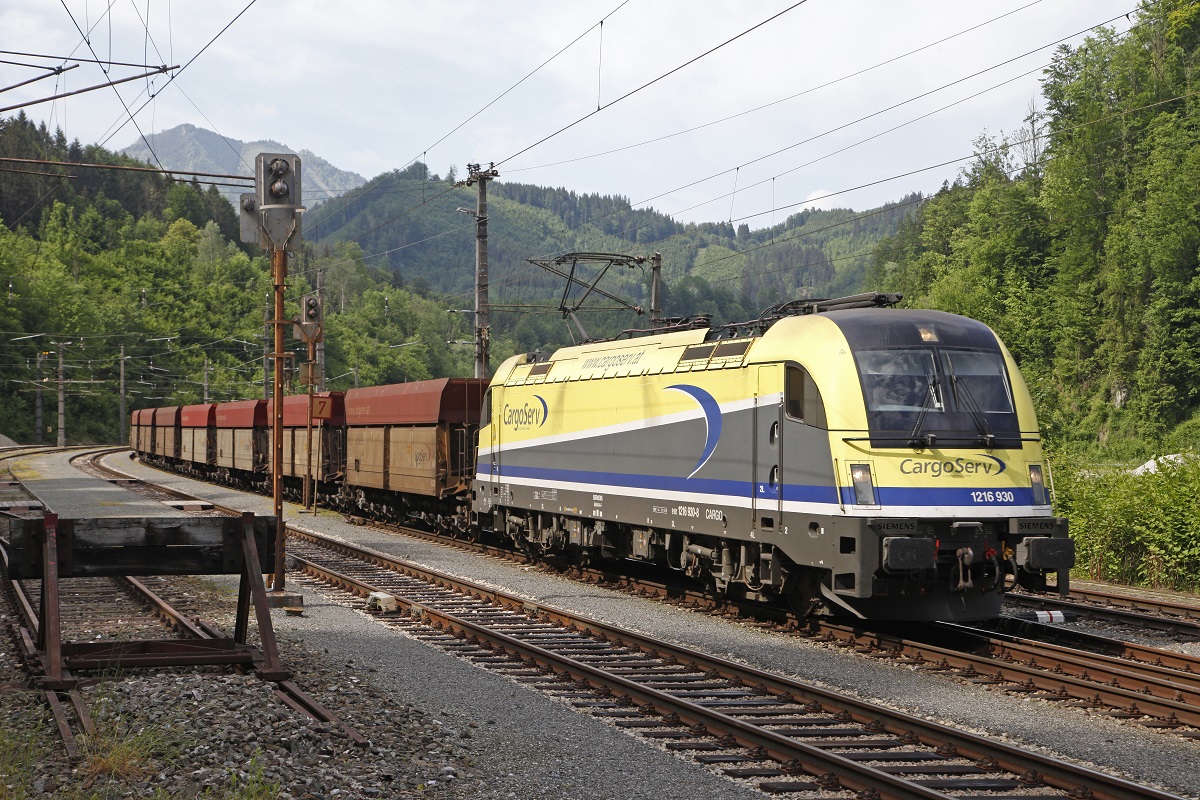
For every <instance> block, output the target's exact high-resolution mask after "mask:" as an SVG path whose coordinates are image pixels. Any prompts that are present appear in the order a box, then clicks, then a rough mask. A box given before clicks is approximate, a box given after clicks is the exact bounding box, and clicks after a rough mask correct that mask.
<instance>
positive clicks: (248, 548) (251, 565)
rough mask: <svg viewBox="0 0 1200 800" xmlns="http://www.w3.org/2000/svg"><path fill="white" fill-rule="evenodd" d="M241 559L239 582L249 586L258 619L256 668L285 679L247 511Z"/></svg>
mask: <svg viewBox="0 0 1200 800" xmlns="http://www.w3.org/2000/svg"><path fill="white" fill-rule="evenodd" d="M280 524H282V519H281V520H280ZM242 558H243V560H244V561H245V564H244V569H243V570H242V581H243V583H242V585H243V587H245V588H247V589H249V595H250V596H251V597H252V598H253V603H254V615H255V619H256V621H257V622H258V640H259V649H260V650H261V651H262V654H263V662H264V663H263V665H262V667H261V668H259V669H258V670H256V671H257V673H258V676H259V677H260V678H262V679H263V680H269V681H285V680H287V679H288V678H290V677H292V674H291V673H290V672H288V671H287V670H285V669H283V666H282V665H281V664H280V662H279V646H278V644H277V643H276V641H275V628H274V626H273V625H272V624H271V609H270V608H269V607H268V605H267V593H266V587H264V586H263V582H262V575H261V573H260V572H259V570H260V567H259V558H258V545H257V543H255V541H254V515H253V514H251V513H243V514H242ZM275 563H276V564H277V565H278V564H279V563H280V561H279V553H276V554H275ZM280 572H282V569H280ZM239 610H240V608H239Z"/></svg>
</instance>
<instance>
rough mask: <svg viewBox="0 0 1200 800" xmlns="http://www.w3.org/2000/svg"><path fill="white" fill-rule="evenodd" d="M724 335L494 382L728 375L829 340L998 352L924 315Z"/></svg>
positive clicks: (602, 346)
mask: <svg viewBox="0 0 1200 800" xmlns="http://www.w3.org/2000/svg"><path fill="white" fill-rule="evenodd" d="M831 323H832V326H834V327H831ZM729 333H730V329H729V328H715V329H704V328H700V329H692V330H684V331H673V332H669V333H662V334H651V335H648V336H641V337H637V338H633V339H619V340H609V341H602V342H591V343H587V344H582V345H575V346H571V347H563V348H560V349H559V350H557V351H555V352H554V353H553V354H551V356H550V357H549V358H548V359H546V360H542V361H537V360H532V359H530V358H529V357H528V356H514V357H513V358H512V359H509V360H508V361H507V362H505V363H504V364H503V365H501V367H500V368H499V369H498V370H497V371H496V375H495V378H494V380H495V381H496V382H501V383H505V384H507V385H519V384H526V383H558V382H562V381H576V380H593V379H598V378H619V377H623V376H626V375H652V374H660V373H664V372H695V371H700V370H712V369H728V368H731V367H740V366H742V365H744V364H748V363H768V362H774V361H779V360H789V359H794V360H802V358H801V356H802V354H803V353H804V352H806V351H810V350H811V349H812V348H813V347H817V346H821V347H824V346H827V345H829V344H832V343H833V342H832V340H834V339H836V340H837V341H839V342H844V343H846V344H849V345H850V348H851V349H852V350H859V349H870V348H885V347H905V346H917V345H922V344H925V346H928V344H929V342H930V341H934V342H937V343H940V344H946V345H953V346H956V347H967V348H972V349H984V350H992V351H995V350H997V349H998V348H999V344H998V342H997V339H996V336H995V334H994V333H993V332H992V331H991V329H990V328H988V327H987V326H986V325H984V324H983V323H982V322H978V321H976V320H973V319H969V318H967V317H961V316H958V315H957V314H949V313H946V312H944V311H931V310H924V309H892V308H854V309H845V310H832V311H823V312H821V313H813V314H804V315H795V316H786V317H783V318H780V319H778V320H775V321H774V322H773V323H772V324H771V325H770V327H768V328H767V329H766V330H765V331H763V330H755V331H753V332H749V333H746V334H745V335H740V336H732V337H730V336H729V335H728V334H729ZM839 333H840V336H839ZM839 346H844V344H842V345H839Z"/></svg>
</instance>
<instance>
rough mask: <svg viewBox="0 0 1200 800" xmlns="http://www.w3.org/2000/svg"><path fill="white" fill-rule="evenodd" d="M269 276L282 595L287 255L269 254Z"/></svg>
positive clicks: (277, 581)
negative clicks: (272, 287) (272, 291)
mask: <svg viewBox="0 0 1200 800" xmlns="http://www.w3.org/2000/svg"><path fill="white" fill-rule="evenodd" d="M271 276H272V279H273V281H274V283H275V318H274V319H273V320H271V322H272V324H273V325H274V328H275V383H274V390H273V392H274V393H273V395H272V399H273V403H274V405H273V408H274V412H275V413H274V414H272V415H271V452H272V453H273V454H274V457H273V458H272V459H271V498H272V501H273V504H274V505H273V508H274V513H275V520H276V521H275V575H274V577H273V578H272V579H271V590H272V591H276V592H282V591H283V581H284V576H283V573H284V561H285V559H284V552H283V546H284V540H285V538H286V537H287V526H286V525H284V522H283V365H284V363H285V358H286V356H285V355H284V352H283V326H284V325H285V324H288V323H285V322H284V319H283V292H284V289H285V288H286V283H287V251H286V250H283V249H281V248H275V249H273V250H271Z"/></svg>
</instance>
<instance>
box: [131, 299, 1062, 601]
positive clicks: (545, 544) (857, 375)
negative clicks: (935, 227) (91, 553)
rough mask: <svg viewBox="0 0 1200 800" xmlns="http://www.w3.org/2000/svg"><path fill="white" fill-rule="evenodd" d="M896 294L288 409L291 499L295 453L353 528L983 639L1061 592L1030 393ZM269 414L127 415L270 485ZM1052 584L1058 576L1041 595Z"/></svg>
mask: <svg viewBox="0 0 1200 800" xmlns="http://www.w3.org/2000/svg"><path fill="white" fill-rule="evenodd" d="M896 300H898V297H897V296H894V295H879V294H868V295H856V296H854V297H850V298H842V299H839V300H834V301H804V302H793V303H789V304H785V305H783V306H779V307H776V308H775V309H772V310H771V311H770V312H769V313H767V314H764V315H763V316H762V317H760V318H759V319H758V320H755V321H754V322H752V323H746V324H743V325H729V326H721V327H710V326H709V325H708V324H707V322H706V321H705V320H700V321H694V320H693V321H678V322H676V323H675V324H674V325H673V326H672V327H671V328H668V329H666V330H662V329H658V330H651V331H645V332H641V333H642V335H631V336H629V337H627V338H620V339H616V340H609V341H603V342H591V343H584V344H581V345H576V346H572V347H564V348H561V349H559V350H557V351H556V352H554V353H553V354H551V355H549V356H548V357H546V356H544V355H541V354H525V355H518V356H514V357H512V358H509V359H508V360H507V361H505V362H504V363H503V364H502V365H500V367H499V368H498V369H497V370H496V372H495V375H494V376H493V377H492V379H491V381H490V383H489V382H486V381H482V380H473V379H440V380H435V381H424V382H419V383H406V384H399V385H393V386H379V387H373V388H367V389H355V390H351V391H348V392H345V393H344V394H341V393H330V394H325V395H320V396H319V397H318V400H317V401H316V402H317V403H319V404H320V406H321V408H322V409H323V412H322V416H324V417H325V418H324V419H322V420H320V422H319V423H318V424H317V426H316V428H315V433H314V434H311V439H310V433H309V429H308V419H309V415H308V408H309V406H308V404H309V400H308V398H307V397H305V396H300V397H288V398H285V400H284V434H285V438H284V442H285V446H284V463H283V464H282V465H281V466H282V473H283V475H284V481H285V486H286V488H287V491H288V492H289V493H290V494H291V495H292V496H298V494H299V491H300V486H301V481H302V480H303V477H302V476H304V475H305V474H307V473H308V460H309V454H310V453H312V461H313V470H312V473H313V475H314V478H315V485H316V489H315V491H316V496H317V497H318V499H319V500H320V501H321V502H322V503H323V504H325V505H328V506H329V507H331V508H335V509H339V510H342V511H344V512H347V513H364V514H372V515H375V516H378V517H380V518H383V519H387V520H392V521H397V522H406V523H413V522H417V523H420V524H424V525H426V526H428V527H431V528H433V529H435V530H438V531H440V532H443V533H447V534H450V535H456V536H458V535H465V536H471V537H480V536H495V537H499V538H502V539H505V540H508V541H510V542H511V543H512V544H514V545H515V546H517V547H519V548H521V549H523V550H525V551H526V552H528V553H530V554H531V555H533V556H535V557H540V556H543V555H550V554H557V555H565V556H570V557H572V558H574V559H575V560H576V561H577V562H580V563H586V562H589V561H595V562H598V561H601V560H603V561H610V562H611V561H615V560H621V559H632V560H638V561H649V562H655V563H658V564H661V565H664V566H665V567H669V568H670V569H672V570H676V571H679V572H682V573H685V574H686V575H688V576H690V577H692V578H695V579H698V580H701V581H703V582H705V583H706V584H707V585H708V586H709V587H710V588H711V589H712V590H713V591H714V592H715V593H717V594H721V595H726V596H740V597H746V598H749V599H760V600H764V601H770V602H787V603H789V604H791V605H792V606H793V607H795V608H797V609H798V610H801V611H803V612H805V613H833V614H838V615H848V616H851V617H857V618H865V619H904V620H929V619H936V620H977V619H986V618H990V617H994V616H997V615H998V614H999V613H1000V609H1001V605H1002V603H1003V595H1004V592H1005V591H1007V590H1008V589H1010V588H1012V587H1013V586H1014V585H1016V584H1019V585H1021V586H1022V587H1023V588H1025V589H1028V590H1032V591H1046V590H1048V589H1057V591H1059V592H1061V593H1066V591H1067V589H1068V572H1069V570H1070V568H1071V567H1072V566H1073V565H1074V559H1075V552H1074V545H1073V542H1072V541H1071V539H1070V538H1069V537H1068V534H1067V521H1066V520H1065V519H1061V518H1058V517H1055V516H1054V515H1053V513H1052V510H1051V506H1050V496H1049V493H1048V490H1047V477H1048V468H1047V465H1046V462H1045V458H1044V455H1043V453H1042V449H1041V440H1040V436H1039V434H1038V427H1037V422H1036V419H1035V415H1034V410H1033V405H1032V402H1031V400H1030V396H1029V392H1028V390H1027V389H1026V387H1025V384H1024V381H1023V380H1022V378H1021V374H1020V372H1019V371H1018V370H1017V367H1016V365H1015V363H1014V362H1013V360H1012V357H1011V355H1010V354H1009V353H1008V351H1007V350H1006V349H1005V347H1004V345H1003V344H1002V343H1001V342H1000V340H999V339H998V338H997V336H996V335H995V333H994V332H993V331H992V330H991V329H990V328H988V327H987V326H986V325H984V324H982V323H980V322H977V321H974V320H971V319H967V318H965V317H961V316H957V315H953V314H948V313H943V312H937V311H922V310H906V309H895V308H890V307H889V306H891V305H893V304H894V303H895V302H896ZM270 416H271V415H270V402H269V401H265V400H257V401H244V402H241V403H223V404H216V405H205V406H185V407H183V408H164V409H143V410H141V411H137V412H134V414H133V419H132V423H133V424H132V427H131V433H130V446H131V447H132V448H133V449H134V450H135V451H136V452H137V453H138V454H139V455H140V456H141V457H143V458H145V459H147V460H150V461H151V462H154V463H159V464H163V465H165V466H169V467H172V468H175V469H179V470H182V471H184V472H188V473H190V474H194V475H198V476H200V477H205V478H209V479H217V480H222V481H225V482H228V483H234V484H242V485H245V486H248V487H252V488H260V489H261V488H264V487H265V486H267V485H269V477H268V476H269V475H270V468H271V450H270V447H269V438H270V437H269V432H270V428H269V419H270ZM1051 576H1053V580H1050V577H1051Z"/></svg>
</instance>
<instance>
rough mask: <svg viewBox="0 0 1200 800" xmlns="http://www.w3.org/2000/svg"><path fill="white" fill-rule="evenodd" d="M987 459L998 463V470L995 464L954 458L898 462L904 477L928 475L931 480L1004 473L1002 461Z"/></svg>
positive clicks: (992, 457)
mask: <svg viewBox="0 0 1200 800" xmlns="http://www.w3.org/2000/svg"><path fill="white" fill-rule="evenodd" d="M988 457H989V458H991V459H992V460H993V461H996V462H998V463H999V465H1000V468H999V469H996V464H988V463H986V462H980V461H968V460H967V459H965V458H956V459H954V460H953V461H917V460H916V459H912V458H906V459H904V460H903V461H901V462H900V472H901V473H903V474H905V475H928V476H929V477H931V478H940V477H942V476H943V475H977V474H979V473H983V474H984V475H991V474H992V471H993V470H995V472H996V474H997V475H999V474H1000V473H1001V472H1003V471H1004V467H1005V464H1004V462H1003V461H1000V459H998V458H996V457H995V456H988Z"/></svg>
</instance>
